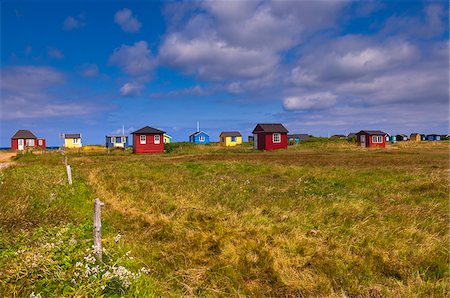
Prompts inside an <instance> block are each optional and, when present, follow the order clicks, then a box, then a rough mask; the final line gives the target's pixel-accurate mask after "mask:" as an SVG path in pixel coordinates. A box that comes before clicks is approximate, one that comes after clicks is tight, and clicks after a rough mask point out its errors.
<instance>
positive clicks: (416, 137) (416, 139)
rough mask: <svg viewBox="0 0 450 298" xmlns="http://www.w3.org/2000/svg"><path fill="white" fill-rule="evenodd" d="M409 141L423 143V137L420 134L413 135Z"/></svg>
mask: <svg viewBox="0 0 450 298" xmlns="http://www.w3.org/2000/svg"><path fill="white" fill-rule="evenodd" d="M409 139H410V140H411V141H413V142H420V141H422V136H421V135H420V133H412V134H411V135H410V136H409Z"/></svg>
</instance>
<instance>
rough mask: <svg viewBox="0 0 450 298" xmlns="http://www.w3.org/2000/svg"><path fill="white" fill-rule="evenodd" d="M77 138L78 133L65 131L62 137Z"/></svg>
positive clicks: (79, 135)
mask: <svg viewBox="0 0 450 298" xmlns="http://www.w3.org/2000/svg"><path fill="white" fill-rule="evenodd" d="M79 138H81V134H80V133H65V134H64V139H79Z"/></svg>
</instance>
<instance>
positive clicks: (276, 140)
mask: <svg viewBox="0 0 450 298" xmlns="http://www.w3.org/2000/svg"><path fill="white" fill-rule="evenodd" d="M272 137H273V142H274V143H281V134H279V133H274V134H273V135H272Z"/></svg>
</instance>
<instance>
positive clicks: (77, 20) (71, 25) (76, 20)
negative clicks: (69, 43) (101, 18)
mask: <svg viewBox="0 0 450 298" xmlns="http://www.w3.org/2000/svg"><path fill="white" fill-rule="evenodd" d="M83 19H84V17H83V16H79V17H72V16H68V17H67V18H66V19H65V20H64V23H63V29H64V30H66V31H72V30H73V29H77V28H81V27H83V26H84V25H86V23H85V22H84V20H83Z"/></svg>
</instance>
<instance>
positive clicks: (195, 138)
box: [189, 131, 209, 144]
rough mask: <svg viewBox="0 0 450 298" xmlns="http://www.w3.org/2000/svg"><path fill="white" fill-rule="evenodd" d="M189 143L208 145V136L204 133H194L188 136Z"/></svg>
mask: <svg viewBox="0 0 450 298" xmlns="http://www.w3.org/2000/svg"><path fill="white" fill-rule="evenodd" d="M189 142H191V143H194V144H208V143H209V135H208V134H207V133H206V132H204V131H197V132H194V133H193V134H191V135H190V136H189Z"/></svg>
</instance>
